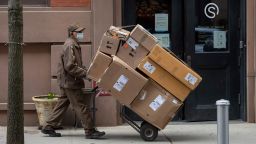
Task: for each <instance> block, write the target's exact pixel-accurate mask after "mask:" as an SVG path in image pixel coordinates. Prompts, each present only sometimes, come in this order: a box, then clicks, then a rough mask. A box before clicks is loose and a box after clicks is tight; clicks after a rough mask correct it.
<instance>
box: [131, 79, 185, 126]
mask: <svg viewBox="0 0 256 144" xmlns="http://www.w3.org/2000/svg"><path fill="white" fill-rule="evenodd" d="M181 105H182V102H181V101H180V100H178V99H177V98H175V97H174V96H173V95H171V94H170V93H169V92H168V91H166V90H165V89H164V88H162V87H161V86H160V85H158V84H157V83H155V82H153V81H152V80H149V81H148V83H147V84H146V86H145V87H144V88H143V89H142V90H141V92H140V93H139V95H138V96H137V97H136V99H135V100H134V101H133V102H132V104H131V107H130V108H131V109H132V110H133V111H134V112H136V113H137V114H138V115H139V116H141V117H142V118H143V119H144V120H146V121H148V122H149V123H151V124H152V125H154V126H156V127H157V128H159V129H164V128H165V126H166V125H167V124H168V122H169V121H170V120H171V119H172V118H173V117H174V116H175V115H176V112H177V111H178V110H179V108H180V107H181Z"/></svg>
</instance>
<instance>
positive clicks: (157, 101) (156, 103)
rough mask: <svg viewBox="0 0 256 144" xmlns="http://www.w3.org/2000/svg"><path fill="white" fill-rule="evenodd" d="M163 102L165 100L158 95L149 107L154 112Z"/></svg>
mask: <svg viewBox="0 0 256 144" xmlns="http://www.w3.org/2000/svg"><path fill="white" fill-rule="evenodd" d="M164 102H165V98H164V97H162V96H161V95H158V96H157V97H156V98H155V99H154V100H153V102H151V103H150V104H149V107H150V108H151V109H152V110H153V111H156V110H157V109H158V108H159V107H160V106H161V105H162V104H163V103H164Z"/></svg>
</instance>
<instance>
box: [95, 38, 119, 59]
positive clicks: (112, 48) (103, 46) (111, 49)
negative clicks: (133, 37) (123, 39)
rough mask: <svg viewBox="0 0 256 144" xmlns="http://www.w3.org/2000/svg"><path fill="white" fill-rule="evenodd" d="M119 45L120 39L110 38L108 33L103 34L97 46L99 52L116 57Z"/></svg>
mask: <svg viewBox="0 0 256 144" xmlns="http://www.w3.org/2000/svg"><path fill="white" fill-rule="evenodd" d="M119 45H120V39H118V38H117V37H113V36H110V35H109V34H108V33H104V35H103V36H102V39H101V43H100V46H99V51H101V52H103V53H106V54H109V55H116V52H117V50H118V48H119Z"/></svg>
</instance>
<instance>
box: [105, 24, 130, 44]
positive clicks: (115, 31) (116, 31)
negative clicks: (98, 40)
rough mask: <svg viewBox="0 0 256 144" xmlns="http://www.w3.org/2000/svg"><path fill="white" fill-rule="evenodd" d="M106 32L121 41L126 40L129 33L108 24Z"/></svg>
mask: <svg viewBox="0 0 256 144" xmlns="http://www.w3.org/2000/svg"><path fill="white" fill-rule="evenodd" d="M107 32H108V33H109V34H111V35H112V36H113V37H118V38H119V39H120V40H123V41H126V40H127V39H128V36H129V34H130V32H129V31H127V30H125V29H122V28H119V27H115V26H110V28H109V30H108V31H107Z"/></svg>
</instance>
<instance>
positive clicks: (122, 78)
mask: <svg viewBox="0 0 256 144" xmlns="http://www.w3.org/2000/svg"><path fill="white" fill-rule="evenodd" d="M128 80H129V79H128V78H127V77H125V76H124V75H121V76H120V77H119V79H118V80H117V82H116V83H115V84H114V86H113V87H114V88H115V89H116V90H118V91H119V92H120V91H122V89H123V88H124V86H125V85H126V83H127V82H128Z"/></svg>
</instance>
